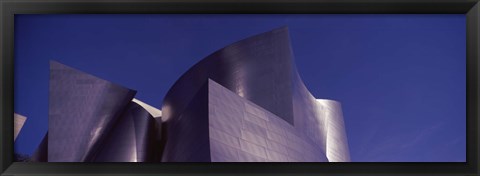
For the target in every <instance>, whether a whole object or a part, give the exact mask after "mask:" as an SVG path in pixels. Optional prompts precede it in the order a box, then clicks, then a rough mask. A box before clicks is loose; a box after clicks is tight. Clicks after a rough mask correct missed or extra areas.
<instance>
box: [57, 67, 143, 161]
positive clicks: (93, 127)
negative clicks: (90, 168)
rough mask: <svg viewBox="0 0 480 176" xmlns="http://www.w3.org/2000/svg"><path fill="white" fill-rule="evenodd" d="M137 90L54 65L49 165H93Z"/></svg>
mask: <svg viewBox="0 0 480 176" xmlns="http://www.w3.org/2000/svg"><path fill="white" fill-rule="evenodd" d="M134 95H135V91H134V90H130V89H127V88H124V87H121V86H119V85H116V84H113V83H110V82H108V81H105V80H102V79H99V78H96V77H94V76H92V75H88V74H85V73H83V72H80V71H77V70H75V69H73V68H70V67H67V66H65V65H63V64H60V63H57V62H54V61H51V62H50V89H49V124H48V128H49V129H48V131H49V137H48V161H49V162H81V161H89V160H90V159H91V158H92V156H94V155H95V153H96V152H97V150H98V148H99V146H100V145H101V141H102V139H103V138H105V135H106V134H107V132H108V131H109V130H110V129H111V128H112V126H113V124H115V122H116V120H117V119H118V117H119V116H120V115H121V113H122V110H123V109H124V108H125V107H126V106H127V105H128V103H130V101H131V100H132V98H133V96H134Z"/></svg>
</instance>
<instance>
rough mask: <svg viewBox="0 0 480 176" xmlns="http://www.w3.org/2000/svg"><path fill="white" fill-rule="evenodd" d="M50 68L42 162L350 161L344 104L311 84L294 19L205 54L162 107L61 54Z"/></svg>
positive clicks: (169, 92) (41, 153)
mask: <svg viewBox="0 0 480 176" xmlns="http://www.w3.org/2000/svg"><path fill="white" fill-rule="evenodd" d="M50 72H51V73H50V97H49V101H50V102H49V131H48V135H46V137H45V139H44V141H43V142H42V144H41V145H40V147H39V149H38V150H37V152H36V154H35V155H34V156H48V157H43V159H39V158H42V157H38V158H37V159H36V160H37V161H48V162H348V161H350V157H349V149H348V142H347V137H346V133H345V128H344V122H343V115H342V110H341V105H340V103H339V102H336V101H333V100H324V99H316V98H315V97H313V96H312V94H311V93H310V92H309V91H308V89H307V88H306V87H305V85H304V83H303V82H302V80H301V78H300V76H299V74H298V72H297V70H296V66H295V63H294V58H293V53H292V48H291V46H290V39H289V34H288V29H287V28H286V27H283V28H279V29H275V30H273V31H269V32H266V33H262V34H259V35H256V36H253V37H250V38H247V39H244V40H241V41H239V42H236V43H234V44H231V45H229V46H227V47H225V48H223V49H220V50H218V51H216V52H214V53H213V54H211V55H210V56H208V57H206V58H204V59H203V60H201V61H200V62H198V63H197V64H196V65H194V66H193V67H191V68H190V69H189V70H188V71H187V72H185V73H184V74H183V75H182V76H181V77H180V78H179V79H178V80H177V81H176V82H175V84H174V85H173V86H172V87H171V88H170V90H169V91H168V93H167V94H166V96H165V98H164V100H163V105H162V107H161V110H159V109H156V108H154V107H152V106H149V105H147V104H145V103H143V102H141V101H139V100H136V99H134V96H135V93H136V91H134V90H131V89H128V88H125V87H122V86H119V85H116V84H113V83H111V82H108V81H105V80H102V79H99V78H96V77H94V76H92V75H88V74H85V73H82V72H80V71H77V70H75V69H72V68H70V67H67V66H65V65H62V64H60V63H57V62H54V61H52V62H51V64H50ZM34 159H35V157H34Z"/></svg>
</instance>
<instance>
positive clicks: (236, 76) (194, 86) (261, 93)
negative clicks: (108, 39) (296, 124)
mask: <svg viewBox="0 0 480 176" xmlns="http://www.w3.org/2000/svg"><path fill="white" fill-rule="evenodd" d="M289 43H290V40H289V37H288V30H287V28H279V29H276V30H273V31H270V32H266V33H263V34H260V35H256V36H253V37H250V38H247V39H244V40H241V41H239V42H236V43H234V44H231V45H229V46H227V47H225V48H223V49H221V50H218V51H216V52H214V53H213V54H211V55H210V56H208V57H206V58H204V59H203V60H201V61H200V62H198V63H197V64H195V65H194V66H193V67H192V68H190V69H189V70H188V71H187V72H186V73H185V74H183V75H182V76H181V77H180V78H179V79H178V80H177V81H176V82H175V84H174V85H173V86H172V87H171V88H170V90H169V91H168V93H167V94H166V96H165V99H164V101H163V106H162V113H163V118H164V120H165V121H168V120H169V119H174V118H178V116H179V114H180V113H182V112H183V111H184V109H185V107H186V106H187V104H188V103H189V102H190V101H191V100H192V98H193V96H194V95H195V93H196V92H197V91H198V90H199V89H200V87H201V86H203V85H204V84H205V83H206V81H207V79H208V78H210V79H212V80H214V81H215V82H218V83H219V84H221V85H222V86H224V87H226V88H227V89H229V90H231V91H233V92H235V93H236V94H238V95H240V96H241V97H244V98H246V99H247V100H250V101H252V102H254V103H256V104H258V105H260V106H262V107H263V108H265V109H267V110H269V111H270V112H272V113H274V114H276V115H277V116H279V117H281V118H282V119H284V120H285V121H287V122H289V123H293V113H292V100H291V99H292V96H291V93H292V82H291V80H292V78H291V77H292V75H291V72H292V70H291V69H292V67H291V66H292V65H291V62H292V59H291V57H292V52H291V49H290V45H289Z"/></svg>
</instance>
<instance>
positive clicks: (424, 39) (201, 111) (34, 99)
mask: <svg viewBox="0 0 480 176" xmlns="http://www.w3.org/2000/svg"><path fill="white" fill-rule="evenodd" d="M465 24H466V23H465V15H463V14H451V15H446V14H443V15H439V14H436V15H434V14H429V15H400V14H398V15H395V14H390V15H368V14H363V15H359V14H338V15H334V14H308V15H307V14H269V15H260V14H258V15H256V14H248V15H247V14H216V15H213V14H212V15H209V14H148V15H146V14H145V15H140V14H116V15H106V14H102V15H100V14H98V15H96V14H95V15H94V14H92V15H87V14H82V15H74V14H58V15H57V14H55V15H53V14H52V15H15V31H14V32H15V36H14V39H15V47H14V48H15V53H14V54H15V60H14V75H15V78H14V90H15V91H14V112H15V115H14V124H15V126H14V150H15V154H14V158H15V161H16V162H158V163H161V162H466V97H465V95H466V68H465V65H466V39H465V36H466V33H465V31H466V30H465V26H466V25H465Z"/></svg>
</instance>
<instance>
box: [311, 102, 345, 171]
mask: <svg viewBox="0 0 480 176" xmlns="http://www.w3.org/2000/svg"><path fill="white" fill-rule="evenodd" d="M317 106H318V109H320V110H321V112H323V113H324V116H325V137H326V154H327V158H328V160H329V161H330V162H349V161H350V152H349V149H348V141H347V134H346V131H345V124H344V121H343V113H342V107H341V104H340V103H339V102H337V101H333V100H326V99H317Z"/></svg>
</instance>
